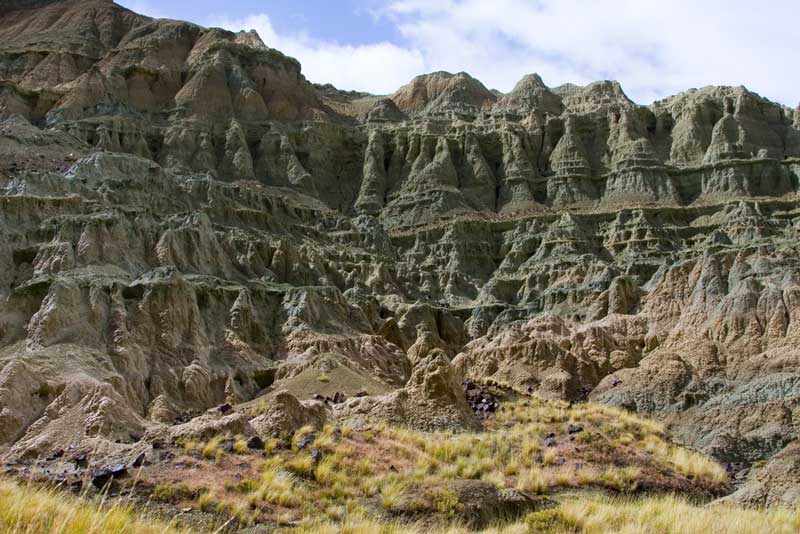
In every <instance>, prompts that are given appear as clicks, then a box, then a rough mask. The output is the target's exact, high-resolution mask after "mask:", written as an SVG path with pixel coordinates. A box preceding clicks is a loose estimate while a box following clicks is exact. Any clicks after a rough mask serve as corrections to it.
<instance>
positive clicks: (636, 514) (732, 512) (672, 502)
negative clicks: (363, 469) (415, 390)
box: [287, 496, 800, 534]
mask: <svg viewBox="0 0 800 534" xmlns="http://www.w3.org/2000/svg"><path fill="white" fill-rule="evenodd" d="M448 505H449V503H448V502H445V503H444V506H448ZM798 531H800V510H789V509H780V508H775V509H744V508H738V507H732V506H722V505H720V506H697V505H694V504H691V503H689V502H688V501H686V500H684V499H681V498H679V497H673V496H667V497H652V498H641V499H633V500H623V499H614V498H609V497H597V498H580V499H575V500H570V501H566V502H565V503H563V504H561V506H560V507H559V508H556V509H554V510H546V511H543V512H537V513H534V514H530V515H529V516H528V517H526V518H525V519H523V520H521V521H518V522H515V523H509V524H502V525H496V526H492V527H490V528H487V529H484V530H481V531H475V530H473V529H468V528H465V527H462V526H460V525H458V524H452V525H447V526H442V527H439V528H435V527H434V528H432V527H431V526H430V525H420V524H413V523H406V524H403V523H398V522H382V521H380V520H377V519H375V518H370V517H367V516H366V515H363V514H356V515H353V516H349V517H345V518H343V519H342V520H341V521H336V522H331V521H329V520H328V519H324V518H320V519H313V520H306V521H305V522H304V523H303V524H302V525H301V526H299V527H297V528H294V529H290V530H288V531H287V532H288V533H290V534H311V533H317V532H319V533H326V534H362V533H363V534H367V533H383V534H467V533H470V532H479V534H708V533H714V534H766V533H769V534H790V533H791V534H793V533H797V532H798Z"/></svg>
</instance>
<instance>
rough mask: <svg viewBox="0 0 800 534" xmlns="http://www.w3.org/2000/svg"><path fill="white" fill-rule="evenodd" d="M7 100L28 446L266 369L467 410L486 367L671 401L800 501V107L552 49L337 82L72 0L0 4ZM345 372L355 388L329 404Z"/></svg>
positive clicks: (679, 428)
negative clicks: (505, 87) (646, 94)
mask: <svg viewBox="0 0 800 534" xmlns="http://www.w3.org/2000/svg"><path fill="white" fill-rule="evenodd" d="M0 117H2V122H0V446H2V447H3V448H4V454H5V457H6V460H7V461H24V460H27V459H35V458H46V457H48V455H52V454H54V453H59V451H64V450H70V451H75V454H78V453H79V451H89V452H93V453H95V454H98V453H103V454H106V455H108V456H115V455H116V456H118V457H126V455H127V456H131V455H134V456H135V454H134V453H137V454H138V452H139V451H140V450H141V449H142V447H145V446H146V443H147V440H148V439H150V438H149V437H148V436H157V435H162V434H164V433H165V432H172V433H175V432H178V433H181V432H183V431H184V430H182V429H179V430H175V429H172V430H170V429H169V427H170V426H171V425H174V424H175V423H176V422H178V423H181V424H189V425H194V427H192V428H195V427H197V428H205V427H204V426H203V425H207V424H212V426H213V425H217V426H220V427H224V426H225V425H228V424H231V425H235V426H236V428H237V431H246V433H247V434H254V433H257V430H256V429H254V425H252V424H251V422H249V421H247V420H246V418H243V417H241V416H237V415H232V416H225V417H228V418H230V420H228V419H225V420H222V421H220V420H219V417H217V416H214V417H211V416H209V415H208V414H205V415H202V414H204V413H205V412H206V411H207V410H209V409H211V408H214V407H215V406H218V405H221V404H224V403H229V404H238V403H243V402H248V401H251V400H252V399H254V398H256V397H258V396H259V395H261V394H264V393H266V394H268V395H273V393H274V392H275V391H281V398H283V399H284V401H282V402H284V403H288V404H287V405H291V406H293V407H294V411H297V412H298V413H300V414H304V413H305V412H303V410H311V411H313V413H314V414H315V415H314V417H313V418H311V419H309V420H312V419H313V420H318V419H321V418H323V416H325V417H341V418H351V419H353V418H355V419H358V420H359V421H361V423H363V424H368V423H369V421H372V420H375V421H385V420H391V421H392V422H398V420H400V421H399V422H405V423H406V424H415V423H417V424H420V425H421V426H423V427H424V428H425V429H429V428H453V427H459V428H471V427H473V426H474V425H476V424H478V421H477V419H476V418H474V417H473V414H472V413H470V411H469V407H468V404H467V403H466V401H465V399H464V397H463V392H462V391H461V388H460V385H459V379H460V378H466V377H468V378H471V379H473V380H476V381H479V382H480V381H487V380H491V381H495V382H498V383H507V384H509V385H512V386H514V387H515V388H518V389H521V390H524V391H530V392H533V393H538V394H540V395H543V396H550V397H557V398H563V399H568V400H582V399H585V398H587V397H588V398H590V399H592V400H595V401H599V402H604V403H608V404H612V405H617V406H622V407H625V408H628V409H631V410H636V411H639V412H643V413H648V414H653V415H656V416H657V417H659V418H661V419H662V420H665V421H667V422H668V423H670V425H671V429H672V431H673V432H674V434H675V435H676V436H678V437H679V438H680V439H681V440H683V441H684V442H686V443H687V444H689V445H692V446H694V447H697V448H700V449H703V450H705V451H707V452H710V453H712V454H713V455H715V456H716V457H718V458H720V459H721V460H723V461H726V462H730V463H735V464H741V465H750V464H756V467H754V468H752V469H751V470H750V478H751V481H750V482H749V483H748V485H747V486H746V487H744V488H743V489H742V490H741V492H740V493H738V494H735V495H734V498H737V495H739V496H740V497H741V498H742V499H743V500H748V501H758V500H759V499H761V500H762V502H766V501H769V502H797V499H798V491H797V486H796V484H795V485H792V483H790V482H791V481H786V482H782V483H780V484H777V483H771V484H766V483H765V482H764V481H765V480H773V479H775V478H776V477H779V476H781V473H782V472H784V470H782V469H780V468H779V467H776V465H784V464H787V465H788V464H791V465H794V464H796V463H797V446H796V443H797V440H798V432H800V400H798V399H799V398H800V351H798V339H800V337H799V336H800V254H799V253H800V251H799V250H798V242H800V241H798V238H800V209H798V208H800V202H799V199H798V196H797V193H798V187H800V110H794V109H790V108H787V107H784V106H781V105H778V104H775V103H773V102H770V101H768V100H766V99H764V98H762V97H760V96H758V95H756V94H754V93H752V92H750V91H748V90H747V89H745V88H743V87H708V88H703V89H692V90H690V91H688V92H686V93H683V94H680V95H676V96H673V97H670V98H667V99H665V100H662V101H659V102H656V103H654V104H652V105H651V106H649V107H644V106H640V105H637V104H635V103H633V102H632V101H631V100H630V99H629V98H628V97H627V96H626V95H625V93H624V91H623V89H622V87H621V86H620V85H619V84H618V83H616V82H608V81H604V82H597V83H593V84H590V85H588V86H586V87H578V86H572V85H567V86H561V87H556V88H549V87H547V86H546V85H545V83H544V82H543V81H542V79H541V78H540V77H539V76H537V75H529V76H526V77H525V78H523V80H522V81H520V83H519V84H518V85H517V86H516V87H515V89H514V90H513V91H512V92H511V93H509V94H505V95H503V94H499V93H497V92H494V91H490V90H488V89H487V88H486V87H485V86H484V85H483V84H481V82H479V81H478V80H475V79H474V78H472V77H471V76H469V75H468V74H465V73H460V74H455V75H452V74H449V73H443V72H440V73H434V74H430V75H425V76H420V77H418V78H416V79H414V80H413V81H412V82H411V83H410V84H409V85H408V86H405V87H403V88H400V89H399V90H398V91H397V92H396V93H394V94H393V95H391V96H388V97H386V96H374V95H368V94H362V93H346V92H341V91H338V90H336V89H335V88H332V87H330V86H315V85H312V84H311V83H309V82H308V81H306V80H305V78H304V77H303V76H302V74H301V70H300V65H299V63H298V62H297V61H295V60H294V59H291V58H288V57H286V56H284V55H283V54H281V53H280V52H278V51H276V50H273V49H271V48H269V47H268V46H266V45H265V44H264V43H263V42H262V41H261V39H260V38H259V37H258V36H257V35H256V34H255V33H253V32H250V33H239V34H236V33H231V32H227V31H224V30H220V29H206V28H201V27H199V26H196V25H193V24H190V23H186V22H179V21H172V20H152V19H149V18H147V17H143V16H139V15H136V14H134V13H132V12H130V11H128V10H126V9H123V8H121V7H119V6H117V5H115V4H113V3H112V2H110V1H105V0H91V1H81V2H78V1H73V0H63V1H49V2H46V1H18V2H11V3H10V4H9V3H5V4H4V7H3V8H2V10H0ZM308 377H311V379H308ZM331 381H332V382H331ZM325 388H333V390H334V391H346V395H347V396H349V397H356V394H357V393H364V395H358V396H357V397H356V398H352V399H349V400H347V402H345V403H343V404H342V405H340V406H336V407H334V408H333V409H331V408H330V407H328V408H325V409H324V410H327V412H328V413H327V415H325V412H324V410H323V409H322V408H320V407H319V406H317V405H314V406H311V405H310V404H308V402H309V401H310V399H311V397H312V396H313V395H314V394H315V393H319V391H321V390H323V389H325ZM284 390H287V391H288V393H287V392H286V391H284ZM271 392H272V393H271ZM323 393H324V394H325V395H327V394H328V393H327V392H323ZM287 395H288V397H287ZM273 396H274V395H273ZM295 397H296V398H295ZM267 398H272V397H269V396H268V397H267ZM298 399H299V400H298ZM300 401H304V402H306V403H307V404H308V405H304V404H300ZM270 402H271V401H270ZM311 402H312V403H313V401H311ZM320 410H323V412H322V413H320ZM419 414H423V417H417V416H418V415H419ZM278 415H280V414H278ZM278 415H276V417H278ZM198 416H199V417H198ZM306 416H308V417H311V416H310V415H308V414H306V415H304V416H303V417H299V416H298V417H299V419H302V420H303V421H306V419H307V418H306ZM193 418H197V420H196V421H194V422H191V420H192V419H193ZM279 419H280V418H279ZM281 420H282V419H281ZM187 421H189V422H188V423H187ZM209 421H211V423H209ZM178 426H179V427H180V425H178ZM256 426H259V425H256ZM261 426H263V427H264V428H271V426H270V425H269V424H266V423H264V424H263V425H261ZM273 426H274V425H273ZM215 428H216V427H215ZM259 428H260V426H259ZM187 431H188V430H187ZM70 447H71V448H70ZM773 457H774V458H776V460H775V461H776V462H780V464H775V465H771V464H770V463H769V462H768V461H769V459H770V458H773ZM765 460H766V461H767V463H766V464H765V466H764V467H762V468H759V467H758V466H761V465H762V462H763V461H765ZM795 482H796V481H795ZM767 486H769V487H768V491H766V490H763V488H765V487H767ZM759 488H761V489H759ZM778 489H781V491H778Z"/></svg>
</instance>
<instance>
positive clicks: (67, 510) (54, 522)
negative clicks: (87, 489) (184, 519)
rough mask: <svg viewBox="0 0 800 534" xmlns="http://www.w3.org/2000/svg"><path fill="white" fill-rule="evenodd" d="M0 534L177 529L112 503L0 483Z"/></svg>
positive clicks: (133, 533)
mask: <svg viewBox="0 0 800 534" xmlns="http://www.w3.org/2000/svg"><path fill="white" fill-rule="evenodd" d="M0 532H3V534H179V533H181V534H182V533H184V532H185V531H181V530H179V529H176V528H173V527H171V526H169V525H167V524H164V523H160V522H157V521H154V520H150V519H145V518H143V517H142V516H140V515H138V514H137V513H135V512H134V511H133V509H132V506H129V505H126V504H123V503H120V502H115V503H113V504H109V505H107V506H99V505H96V504H92V503H89V502H86V501H85V500H81V499H79V498H77V497H74V496H71V495H68V494H65V493H63V492H59V491H57V490H49V489H38V488H33V487H28V486H23V485H20V484H17V483H14V482H10V481H4V480H0Z"/></svg>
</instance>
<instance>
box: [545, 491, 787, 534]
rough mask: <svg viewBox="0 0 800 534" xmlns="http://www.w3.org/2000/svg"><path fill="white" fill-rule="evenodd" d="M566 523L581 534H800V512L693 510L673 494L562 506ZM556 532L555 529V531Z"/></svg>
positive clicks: (592, 501)
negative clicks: (576, 528)
mask: <svg viewBox="0 0 800 534" xmlns="http://www.w3.org/2000/svg"><path fill="white" fill-rule="evenodd" d="M561 511H562V512H563V515H564V517H565V518H566V519H567V522H568V523H570V524H573V525H577V526H578V528H579V529H578V530H576V532H581V533H583V534H611V533H617V534H707V533H710V532H713V533H714V534H765V533H770V534H789V533H797V532H800V509H797V510H789V509H782V508H777V507H775V508H770V509H746V508H740V507H734V506H725V505H719V506H713V505H710V506H704V507H701V506H696V505H693V504H691V503H689V502H688V501H686V500H684V499H681V498H679V497H675V496H668V497H659V498H645V499H636V500H620V499H611V498H600V499H597V500H589V499H580V500H575V501H571V502H567V503H564V504H563V505H562V506H561ZM555 532H559V531H555Z"/></svg>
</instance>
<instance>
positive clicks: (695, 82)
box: [118, 0, 800, 107]
mask: <svg viewBox="0 0 800 534" xmlns="http://www.w3.org/2000/svg"><path fill="white" fill-rule="evenodd" d="M118 2H119V3H121V4H122V5H124V6H126V7H129V8H131V9H133V10H135V11H138V12H140V13H144V14H147V15H151V16H156V17H170V18H178V19H183V20H190V21H192V22H196V23H198V24H201V25H204V26H221V27H225V28H228V29H230V30H240V29H248V30H249V29H255V30H257V31H258V32H259V34H260V35H261V37H262V39H263V40H264V42H265V43H266V44H267V45H268V46H271V47H273V48H277V49H279V50H281V51H283V52H285V53H287V54H288V55H291V56H293V57H296V58H297V59H298V60H300V62H301V63H302V65H303V72H304V74H305V76H306V78H308V79H309V80H311V81H313V82H320V83H333V84H334V85H336V86H337V87H339V88H341V89H353V90H361V91H369V92H373V93H391V92H393V91H394V90H395V89H397V88H398V87H399V86H401V85H403V84H404V83H407V82H408V81H409V80H410V79H411V78H412V77H413V76H415V75H417V74H422V73H425V72H432V71H436V70H447V71H450V72H458V71H462V70H463V71H467V72H469V73H470V74H472V75H473V76H475V77H476V78H478V79H480V80H481V81H482V82H483V83H484V84H485V85H486V86H487V87H489V88H494V89H499V90H501V91H504V92H505V91H510V90H511V89H512V88H513V86H514V84H515V83H516V81H518V80H519V79H520V78H522V76H523V75H525V74H527V73H531V72H537V73H539V74H540V75H541V76H542V78H543V79H544V81H545V83H547V84H548V85H550V86H555V85H559V84H562V83H566V82H571V83H577V84H585V83H589V82H591V81H595V80H599V79H616V80H619V81H620V82H621V83H622V85H623V87H624V88H625V90H626V92H627V93H628V95H629V96H630V97H631V98H633V99H634V100H635V101H637V102H639V103H642V104H649V103H650V102H652V101H653V100H657V99H659V98H663V97H665V96H669V95H671V94H674V93H676V92H680V91H683V90H686V89H689V88H691V87H702V86H705V85H746V86H747V87H748V88H749V89H751V90H753V91H756V92H758V93H760V94H762V95H763V96H766V97H767V98H770V99H772V100H775V101H778V102H781V103H784V104H786V105H790V106H792V107H794V106H797V105H798V102H800V69H798V68H797V50H798V47H797V37H796V35H797V23H796V20H797V15H798V8H797V2H798V0H768V1H765V2H762V4H760V5H758V6H755V5H754V4H753V3H752V2H751V1H749V0H702V1H697V0H492V1H487V0H337V1H322V0H311V1H303V2H299V1H291V0H261V1H256V0H238V1H237V0H228V1H227V2H219V1H211V0H191V1H189V0H172V1H165V0H160V1H158V0H118Z"/></svg>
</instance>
